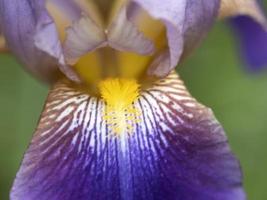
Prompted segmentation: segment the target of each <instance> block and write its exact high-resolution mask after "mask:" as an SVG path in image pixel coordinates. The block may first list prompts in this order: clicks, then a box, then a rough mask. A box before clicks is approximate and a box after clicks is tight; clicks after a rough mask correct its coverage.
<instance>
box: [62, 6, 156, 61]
mask: <svg viewBox="0 0 267 200" xmlns="http://www.w3.org/2000/svg"><path fill="white" fill-rule="evenodd" d="M106 46H110V47H112V48H114V49H116V50H119V51H125V52H135V53H138V54H142V55H146V54H151V53H153V51H154V46H153V42H152V41H150V40H148V39H147V38H145V37H144V35H143V34H142V33H140V32H139V31H138V29H137V28H136V27H135V25H134V24H133V23H131V21H129V20H128V19H127V16H126V10H125V8H122V9H121V10H120V11H119V13H118V15H117V16H116V17H115V19H114V20H113V21H112V23H111V25H110V26H109V27H108V28H107V29H104V28H102V27H101V26H99V25H98V24H97V23H96V22H94V20H93V19H92V18H91V17H90V16H88V15H84V16H82V18H81V19H80V20H79V21H77V22H75V23H74V24H73V25H72V27H71V28H69V29H68V30H67V39H66V42H65V45H64V50H65V51H64V53H65V56H66V60H67V62H68V63H70V64H74V63H76V62H77V61H78V59H79V58H80V57H82V56H84V55H85V54H87V53H89V52H91V51H94V50H96V49H98V48H101V47H106Z"/></svg>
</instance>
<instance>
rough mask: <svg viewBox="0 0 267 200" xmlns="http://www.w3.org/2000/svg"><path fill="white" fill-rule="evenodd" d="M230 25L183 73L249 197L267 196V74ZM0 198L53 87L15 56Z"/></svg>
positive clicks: (6, 81) (217, 31) (8, 71)
mask: <svg viewBox="0 0 267 200" xmlns="http://www.w3.org/2000/svg"><path fill="white" fill-rule="evenodd" d="M237 50H238V49H237V45H236V41H235V39H234V37H233V34H232V31H231V30H230V29H229V27H228V26H227V25H226V24H222V23H219V24H217V25H216V26H215V27H214V29H213V31H212V32H211V33H210V34H209V36H208V38H207V39H206V40H205V42H204V43H203V45H202V46H201V47H200V48H199V49H197V50H196V51H195V52H194V54H193V55H192V56H191V57H190V58H189V59H188V60H187V61H186V62H185V63H184V64H183V65H182V66H179V67H178V72H179V73H180V75H181V76H182V78H183V80H184V81H185V83H186V85H187V87H188V88H189V90H190V92H191V93H192V94H193V96H194V97H196V98H197V99H198V100H199V101H200V102H202V103H203V104H205V105H207V106H209V107H211V108H212V109H213V111H214V112H215V114H216V116H217V118H218V119H219V121H220V122H221V123H222V125H223V126H224V128H225V130H226V132H227V134H228V137H229V141H230V144H231V147H232V149H233V151H234V152H235V154H236V155H237V156H238V157H239V159H240V161H241V164H242V168H243V171H244V184H245V188H246V191H247V194H248V197H249V199H252V200H262V199H266V198H267V189H266V180H267V173H266V170H267V155H266V153H267V104H266V103H267V90H266V89H267V71H265V72H262V73H260V74H250V73H248V72H247V71H246V70H245V67H244V66H243V64H242V62H241V61H240V60H239V57H238V51H237ZM0 92H1V93H0V199H1V200H6V199H8V192H9V189H10V187H11V184H12V180H13V178H14V176H15V173H16V171H17V169H18V167H19V164H20V161H21V159H22V156H23V153H24V151H25V150H26V148H27V145H28V143H29V141H30V138H31V135H32V133H33V131H34V128H35V126H36V123H37V121H38V117H39V115H40V112H41V110H42V106H43V104H44V101H45V98H46V95H47V92H48V88H47V87H46V86H44V85H42V84H41V83H39V82H37V81H36V80H35V79H33V78H32V77H31V76H29V75H28V74H27V73H25V72H24V71H23V70H22V68H21V66H20V65H19V64H18V63H17V62H16V61H15V60H14V58H13V57H12V56H9V55H1V56H0Z"/></svg>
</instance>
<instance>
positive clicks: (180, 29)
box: [129, 0, 220, 76]
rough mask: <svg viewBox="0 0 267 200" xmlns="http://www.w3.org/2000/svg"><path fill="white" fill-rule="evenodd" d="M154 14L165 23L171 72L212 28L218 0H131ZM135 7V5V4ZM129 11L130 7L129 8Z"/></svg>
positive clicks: (169, 69)
mask: <svg viewBox="0 0 267 200" xmlns="http://www.w3.org/2000/svg"><path fill="white" fill-rule="evenodd" d="M132 2H134V3H136V4H137V5H139V6H140V7H142V8H143V9H144V10H146V11H147V12H148V13H149V14H150V15H151V16H152V17H154V18H156V19H160V20H161V21H162V22H163V23H164V24H165V26H166V29H167V37H168V45H169V51H170V66H169V67H168V69H167V70H156V71H155V75H157V76H164V75H166V74H157V73H156V72H159V71H168V72H170V71H171V70H172V69H173V68H174V67H175V66H176V65H177V64H178V62H179V61H180V59H181V56H182V55H183V57H186V56H187V55H188V54H190V53H191V52H192V50H193V49H194V48H195V47H196V46H197V45H198V44H199V42H200V41H201V40H202V39H203V37H204V36H205V35H206V33H207V32H208V31H209V29H210V26H211V25H212V22H213V21H214V19H215V18H216V16H217V11H218V9H219V3H220V1H219V0H213V1H210V0H199V1H195V0H181V1H179V3H177V0H169V1H164V2H162V1H161V0H132ZM133 7H135V6H133ZM129 12H130V11H129Z"/></svg>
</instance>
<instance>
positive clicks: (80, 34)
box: [64, 15, 106, 64]
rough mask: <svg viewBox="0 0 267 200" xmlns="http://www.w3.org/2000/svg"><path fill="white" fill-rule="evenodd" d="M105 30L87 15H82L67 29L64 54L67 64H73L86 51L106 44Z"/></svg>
mask: <svg viewBox="0 0 267 200" xmlns="http://www.w3.org/2000/svg"><path fill="white" fill-rule="evenodd" d="M105 40H106V36H105V32H104V31H103V30H102V28H101V27H99V26H98V25H97V24H96V23H95V22H94V21H93V20H92V19H91V18H90V17H89V16H86V15H84V16H82V17H81V18H80V19H79V20H78V21H77V22H75V23H74V24H73V25H72V26H71V27H70V28H69V29H68V30H67V37H66V41H65V44H64V54H65V57H66V60H67V62H68V63H69V64H75V63H76V62H77V61H78V59H79V58H80V57H82V56H83V55H85V54H86V53H88V52H90V51H93V50H95V49H97V48H100V47H102V46H105V45H106V42H105Z"/></svg>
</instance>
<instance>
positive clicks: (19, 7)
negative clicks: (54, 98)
mask: <svg viewBox="0 0 267 200" xmlns="http://www.w3.org/2000/svg"><path fill="white" fill-rule="evenodd" d="M0 3H1V7H0V8H1V10H0V11H1V12H0V13H1V17H0V18H1V19H2V25H3V32H4V35H5V38H6V41H7V45H8V46H9V48H10V49H11V51H12V52H13V53H14V54H15V55H16V56H17V58H18V59H19V60H20V61H21V62H22V63H23V64H24V65H25V66H26V67H27V69H28V70H29V71H30V72H32V73H33V74H34V75H36V76H37V77H38V78H41V79H43V80H47V79H49V80H51V79H53V78H55V76H57V72H58V68H57V65H58V62H59V60H60V58H62V50H61V45H60V41H59V38H58V34H57V30H56V27H55V24H54V22H53V20H52V18H51V17H50V16H49V14H48V13H47V11H46V8H45V0H39V1H34V0H14V1H10V0H1V1H0ZM61 60H63V59H61ZM61 64H62V67H61V69H62V70H63V71H64V73H65V74H67V75H68V76H69V77H71V78H72V79H78V78H77V77H76V76H75V74H74V72H73V71H72V70H71V69H70V68H68V67H66V66H63V65H64V64H63V63H61ZM60 66H61V65H60Z"/></svg>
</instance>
